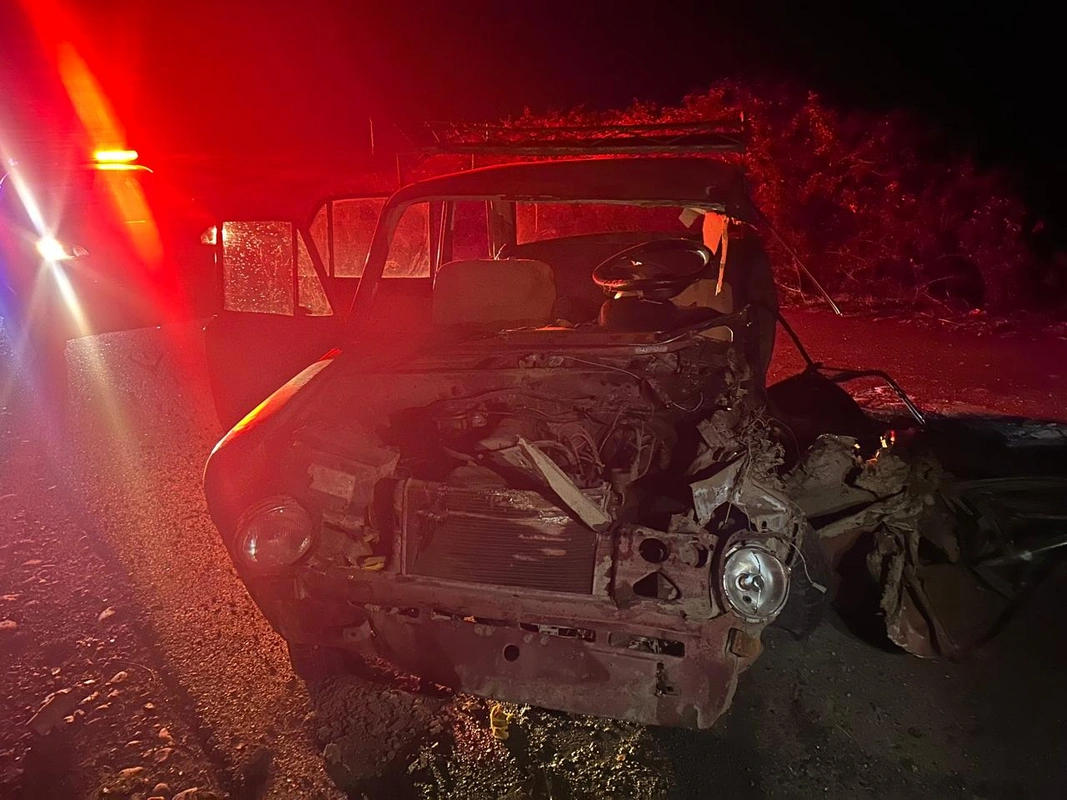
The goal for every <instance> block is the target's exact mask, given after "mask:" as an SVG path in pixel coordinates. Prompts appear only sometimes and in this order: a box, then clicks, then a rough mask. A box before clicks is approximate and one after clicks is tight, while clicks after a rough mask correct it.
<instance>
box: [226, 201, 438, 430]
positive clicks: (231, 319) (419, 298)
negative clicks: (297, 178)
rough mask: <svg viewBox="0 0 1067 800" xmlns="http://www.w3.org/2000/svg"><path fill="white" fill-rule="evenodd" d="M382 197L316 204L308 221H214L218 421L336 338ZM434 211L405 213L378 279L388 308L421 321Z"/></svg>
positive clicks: (241, 411) (244, 408)
mask: <svg viewBox="0 0 1067 800" xmlns="http://www.w3.org/2000/svg"><path fill="white" fill-rule="evenodd" d="M384 204H385V198H384V197H381V196H372V197H366V196H364V197H339V198H332V199H328V200H325V201H323V202H321V203H320V204H319V205H318V207H317V208H316V209H315V211H314V212H313V214H312V215H311V217H310V222H308V223H306V224H301V223H297V222H293V221H289V220H228V221H226V222H223V223H222V224H221V225H220V226H218V228H217V236H216V241H215V242H214V248H215V254H216V260H217V264H218V273H219V284H220V288H221V297H220V307H221V309H222V310H221V311H220V312H219V313H218V314H217V315H216V316H215V317H214V318H213V319H212V320H211V321H210V322H209V323H208V325H207V327H206V328H205V346H206V352H207V361H208V370H209V375H210V379H211V388H212V393H213V395H214V399H215V408H216V411H217V413H218V417H219V421H220V422H221V423H222V424H223V426H224V427H227V428H229V427H232V426H233V425H234V424H236V423H237V422H238V421H239V420H240V419H241V418H242V417H243V416H244V415H245V414H247V413H248V412H249V411H251V410H252V409H253V408H254V407H255V406H256V405H257V404H258V403H259V402H260V401H262V400H263V399H264V398H265V397H266V396H267V395H269V394H270V393H271V392H273V391H274V390H275V389H277V388H278V387H279V386H281V385H282V384H283V383H285V382H286V381H287V380H289V379H290V378H291V377H293V376H294V375H296V374H297V373H298V372H300V371H301V370H302V369H303V368H304V367H306V366H307V365H308V364H309V363H311V362H312V361H314V360H315V359H317V358H319V357H320V356H322V355H323V354H324V353H326V352H327V351H329V350H331V349H333V348H334V347H337V346H338V345H340V344H341V343H342V340H343V337H344V333H345V328H346V325H347V318H348V310H349V307H350V306H351V303H352V298H353V297H354V296H355V292H356V290H357V288H358V286H359V282H360V279H361V276H362V273H363V267H364V264H365V262H366V258H367V253H368V252H369V250H370V244H371V240H372V239H373V236H374V230H375V226H376V224H377V219H378V215H379V213H380V211H381V209H382V207H383V206H384ZM438 216H439V215H438ZM433 218H434V212H433V210H432V209H431V208H430V206H429V204H418V205H416V206H412V207H411V209H409V212H406V213H405V214H404V217H403V218H402V219H401V223H400V225H399V226H398V227H397V229H396V231H395V232H394V234H393V239H392V242H391V249H390V259H389V260H388V261H387V264H386V269H385V272H384V274H383V277H382V279H381V283H380V286H379V294H380V295H381V296H382V297H384V298H388V302H389V303H390V304H391V305H392V306H393V307H394V308H396V307H402V308H407V309H409V312H408V313H410V315H411V316H413V317H418V316H420V315H425V316H426V318H427V319H429V302H430V291H431V282H432V278H431V275H432V271H433V270H432V261H433V253H434V247H433V240H434V239H435V235H434V234H433V232H432V229H433V226H432V225H431V221H432V219H433Z"/></svg>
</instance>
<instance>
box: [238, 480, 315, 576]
mask: <svg viewBox="0 0 1067 800" xmlns="http://www.w3.org/2000/svg"><path fill="white" fill-rule="evenodd" d="M313 527H314V526H313V523H312V521H311V515H310V514H308V512H307V511H305V510H304V507H303V506H301V505H300V504H299V503H298V502H297V501H296V500H294V499H293V498H291V497H275V498H272V499H270V500H267V501H265V502H263V503H259V504H258V505H256V506H253V507H252V508H250V509H249V510H248V511H247V512H246V513H245V515H244V517H243V518H242V519H241V522H240V523H239V524H238V526H237V552H238V553H240V555H241V558H242V559H244V561H245V563H246V564H248V565H249V566H252V567H255V568H257V569H279V568H281V567H288V566H291V565H293V564H295V563H296V562H297V561H299V560H300V559H301V558H303V557H304V554H305V553H307V551H308V550H310V549H311V544H312V531H313Z"/></svg>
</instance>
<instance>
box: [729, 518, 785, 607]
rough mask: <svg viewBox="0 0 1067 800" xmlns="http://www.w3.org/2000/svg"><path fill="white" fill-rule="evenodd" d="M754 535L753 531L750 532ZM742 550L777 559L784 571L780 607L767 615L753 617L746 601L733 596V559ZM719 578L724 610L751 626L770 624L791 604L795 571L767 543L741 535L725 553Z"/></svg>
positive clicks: (777, 605) (782, 571) (777, 564)
mask: <svg viewBox="0 0 1067 800" xmlns="http://www.w3.org/2000/svg"><path fill="white" fill-rule="evenodd" d="M746 533H749V534H751V532H746ZM741 550H753V551H758V552H759V553H761V554H762V555H763V556H764V557H767V558H770V559H772V560H773V563H774V564H775V565H776V567H777V568H779V569H780V580H781V581H782V582H783V585H784V589H783V590H782V592H781V598H780V599H779V600H778V602H777V604H776V606H775V607H774V608H773V610H771V611H770V612H767V613H762V614H758V615H757V614H753V613H751V611H749V610H748V609H747V608H746V607H745V606H744V603H743V602H734V599H733V596H732V595H733V594H734V590H733V588H732V587H731V586H730V585H729V581H728V579H729V577H730V574H731V573H730V570H729V567H730V564H731V559H733V558H735V557H736V556H737V554H738V552H740V551H741ZM718 569H719V576H718V580H717V581H716V583H717V586H718V590H719V593H720V595H721V597H722V602H723V606H724V608H725V609H726V610H727V611H728V612H730V613H733V614H734V615H735V616H737V617H739V618H740V619H742V620H744V621H745V622H747V623H750V624H755V625H768V624H770V623H771V622H773V621H774V620H775V619H776V618H777V617H778V615H779V614H781V613H782V611H783V609H785V606H786V604H787V603H788V602H789V593H790V591H791V587H792V580H791V578H792V570H791V568H790V565H789V564H788V563H787V562H786V561H785V560H784V559H782V558H781V557H780V556H779V555H778V554H777V553H775V552H774V549H773V548H772V547H771V546H770V545H769V544H768V542H767V541H765V540H763V539H761V538H759V537H756V536H752V535H745V536H741V537H739V538H737V539H735V540H734V541H732V542H730V543H729V544H728V545H727V546H726V548H725V549H724V550H723V552H722V558H721V559H720V560H719V565H718Z"/></svg>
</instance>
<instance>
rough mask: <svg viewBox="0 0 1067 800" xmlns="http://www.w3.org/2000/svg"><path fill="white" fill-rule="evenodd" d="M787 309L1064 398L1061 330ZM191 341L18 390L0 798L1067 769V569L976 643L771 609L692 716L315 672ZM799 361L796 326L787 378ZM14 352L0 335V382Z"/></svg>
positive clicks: (946, 782) (1056, 787) (947, 785)
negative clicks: (240, 508) (734, 673)
mask: <svg viewBox="0 0 1067 800" xmlns="http://www.w3.org/2000/svg"><path fill="white" fill-rule="evenodd" d="M794 324H795V325H796V327H797V328H798V331H799V332H800V333H801V336H802V337H804V338H805V342H806V344H808V346H809V349H811V350H812V351H813V353H814V354H816V356H817V357H818V358H820V359H822V360H825V361H827V362H828V363H840V364H842V365H846V366H864V367H869V366H872V365H878V366H884V367H885V368H887V369H889V370H890V372H893V373H894V375H895V376H896V377H897V378H898V380H899V381H900V382H901V383H902V384H904V385H905V386H906V387H907V388H909V390H911V391H913V393H914V395H915V396H916V398H917V399H918V400H919V401H920V402H922V403H924V404H925V405H926V406H927V407H930V408H936V409H941V410H948V411H956V412H958V413H959V412H963V413H989V412H1001V413H1019V414H1025V415H1028V416H1038V417H1042V418H1057V419H1063V418H1065V417H1067V393H1065V392H1063V390H1062V389H1063V370H1064V369H1067V368H1065V367H1064V366H1063V365H1064V364H1067V341H1064V340H1063V339H1062V338H1060V337H1059V336H1055V335H1046V336H1047V340H1045V339H1039V340H1037V341H1035V340H1034V338H1033V337H1032V336H1030V335H1028V334H1013V335H1008V336H993V337H990V336H987V335H978V334H976V333H973V332H966V331H958V330H944V331H939V332H936V334H935V335H934V336H930V335H929V334H923V333H922V331H921V330H920V329H919V328H918V327H916V326H911V325H908V324H907V323H906V322H900V321H879V320H870V319H846V320H838V319H834V318H831V317H829V316H828V315H825V314H822V313H819V312H802V313H800V314H797V315H796V316H795V319H794ZM198 347H199V339H198V336H197V331H196V329H195V326H188V327H186V328H182V329H181V330H167V331H146V332H136V333H127V334H115V335H110V336H105V337H97V338H96V339H92V340H82V341H78V342H74V343H72V344H71V345H70V346H69V347H68V361H69V366H70V370H71V379H72V416H71V421H70V425H69V430H68V431H67V433H66V434H65V436H66V438H62V437H61V436H60V433H59V432H57V431H52V430H41V429H40V426H39V425H36V424H34V419H35V416H36V415H35V414H34V413H33V412H34V409H32V408H27V407H26V404H25V403H20V402H18V398H11V397H7V398H6V399H2V400H0V406H2V407H3V408H2V410H0V686H2V692H0V720H2V722H0V798H7V797H12V798H30V797H42V798H44V797H73V798H77V797H138V798H147V797H150V796H155V797H164V798H166V799H167V800H170V798H172V797H175V796H177V797H180V798H181V800H193V798H201V799H202V798H210V797H213V796H220V797H221V796H230V797H234V798H244V797H248V798H251V797H278V798H283V797H285V798H288V797H321V798H333V797H342V796H344V793H343V792H342V791H340V790H339V789H338V788H337V787H338V786H340V787H342V788H343V789H345V790H346V791H347V792H350V793H351V796H355V797H359V796H367V797H371V798H377V797H404V796H410V797H428V798H433V797H470V798H500V797H508V798H516V799H517V798H584V797H592V798H660V797H663V798H668V797H669V798H675V797H677V798H689V797H693V798H697V797H709V796H714V795H717V794H730V795H733V796H739V797H753V798H762V797H791V798H792V797H798V798H810V797H825V796H833V797H868V796H870V797H890V798H895V797H901V798H903V797H909V798H910V797H930V798H942V797H959V798H1017V797H1034V798H1043V797H1062V796H1063V795H1064V792H1065V790H1067V764H1065V761H1064V759H1063V757H1062V754H1063V753H1064V752H1067V698H1065V697H1064V695H1063V693H1062V692H1058V691H1057V679H1058V678H1059V677H1060V676H1062V675H1063V674H1065V667H1067V650H1065V646H1064V643H1065V642H1067V636H1065V634H1067V630H1065V626H1067V623H1065V621H1064V617H1063V615H1062V614H1060V613H1058V609H1059V607H1060V606H1061V605H1062V598H1063V597H1064V591H1065V589H1067V575H1060V576H1057V577H1054V578H1053V579H1051V580H1049V581H1048V582H1046V583H1045V584H1044V585H1043V586H1042V587H1041V589H1040V590H1039V591H1038V592H1037V593H1035V595H1034V596H1032V597H1031V598H1029V600H1028V602H1027V604H1026V606H1025V607H1024V608H1023V610H1022V612H1021V613H1020V614H1019V615H1018V616H1017V617H1015V618H1014V619H1013V621H1012V622H1011V624H1009V625H1008V626H1007V628H1006V629H1005V630H1004V631H1003V632H1002V633H1001V634H1000V635H999V636H998V637H997V638H996V639H994V640H993V641H992V642H991V643H990V644H989V645H987V646H986V647H984V648H983V649H982V650H981V651H980V652H978V653H976V654H974V655H973V656H972V657H970V658H968V659H967V660H965V661H963V662H962V663H958V664H954V663H948V662H939V661H923V660H920V659H916V658H914V657H911V656H907V655H904V654H901V653H899V652H894V651H892V650H889V649H884V648H881V647H879V646H877V645H875V644H870V643H868V642H867V641H865V640H864V639H862V638H860V637H858V636H857V635H855V634H854V633H853V632H851V631H849V630H848V629H847V628H846V627H845V626H844V624H843V623H842V622H841V621H840V619H839V618H837V617H836V616H834V615H831V616H830V618H829V619H828V620H827V622H826V623H825V624H823V625H822V627H820V628H819V629H818V630H817V631H816V632H815V633H814V635H813V636H812V637H811V638H809V639H807V640H805V641H800V642H798V641H794V640H792V639H791V638H790V637H788V636H787V635H782V634H780V633H778V632H773V631H772V632H770V633H768V635H766V637H765V646H766V650H765V653H764V654H763V656H762V657H761V658H760V659H759V660H758V661H757V662H756V664H755V665H754V667H753V668H752V669H751V670H750V671H749V672H748V673H747V674H746V675H744V676H743V677H742V680H741V683H740V686H739V689H738V693H737V696H736V698H735V701H734V704H733V707H732V709H731V710H730V711H729V712H728V714H727V715H726V716H725V717H724V718H723V719H722V720H721V721H720V722H719V724H718V725H717V726H716V727H715V728H713V729H712V730H710V731H706V732H701V733H694V732H690V731H679V730H669V729H656V728H642V727H640V726H635V725H628V724H623V723H617V722H611V721H604V720H597V719H591V718H577V717H573V716H568V715H564V714H557V713H551V712H546V711H541V710H538V709H533V708H520V707H515V706H507V707H505V709H504V710H505V711H506V712H508V713H510V714H511V718H510V723H509V725H508V732H509V736H508V738H507V740H506V741H501V740H498V739H497V738H495V737H494V736H493V735H492V733H491V731H490V727H489V704H488V703H487V702H486V701H483V700H479V699H475V698H469V697H463V696H458V697H457V696H452V695H448V694H447V693H443V694H433V695H430V694H418V693H414V692H412V691H409V690H410V688H411V687H410V686H408V685H406V684H403V683H400V684H393V685H383V684H382V683H377V682H371V681H368V680H366V679H363V678H358V677H348V678H343V679H334V680H332V681H329V682H326V683H323V684H318V685H313V686H311V687H305V685H304V684H303V683H302V682H301V681H299V680H297V679H296V678H294V677H293V675H292V672H291V670H290V668H289V665H288V662H287V659H286V655H285V649H284V646H283V644H282V642H281V641H280V640H279V639H278V637H277V636H276V635H275V634H274V633H273V632H272V631H271V629H270V628H269V626H268V625H267V624H266V622H265V621H264V620H263V619H262V617H261V616H260V615H259V613H258V611H257V610H256V608H255V606H254V605H253V604H252V603H251V601H250V599H249V598H248V596H247V594H246V593H245V591H244V589H243V587H242V585H241V584H240V582H239V581H238V580H237V578H236V575H235V574H234V572H233V569H232V567H231V565H230V563H229V561H228V558H227V556H226V554H225V552H224V550H223V548H222V545H221V543H220V542H219V541H218V539H217V535H216V534H215V532H214V530H213V528H212V527H211V524H210V521H209V520H208V519H207V517H206V512H205V509H204V502H203V498H202V495H201V493H200V485H199V477H200V470H201V468H202V465H203V461H204V458H205V457H206V454H207V452H208V450H209V449H210V447H211V446H212V444H213V443H214V441H215V439H216V437H217V435H218V430H217V427H216V425H215V423H214V420H213V418H212V414H211V408H210V399H209V397H208V394H207V388H206V384H205V382H204V377H203V374H202V371H201V368H202V365H201V364H200V362H199V360H198V351H197V348H198ZM797 363H798V359H797V357H796V355H795V354H794V353H792V352H791V350H790V348H788V346H786V347H783V348H782V353H781V356H780V359H779V362H778V371H779V374H781V373H782V372H783V371H787V370H788V369H789V368H791V367H795V365H796V364H797ZM11 371H12V364H11V359H10V352H9V349H8V348H7V346H6V344H5V343H4V342H3V341H0V389H2V388H3V387H4V386H5V385H6V383H7V379H8V377H9V376H10V374H11ZM860 391H861V392H864V393H866V396H867V399H868V400H870V401H872V402H882V401H884V393H881V392H880V390H878V389H877V388H876V387H861V388H860ZM38 712H40V716H38V717H36V726H37V728H38V729H44V730H46V731H47V732H44V733H41V732H38V730H35V729H34V723H31V720H34V715H35V714H38ZM160 784H163V785H160Z"/></svg>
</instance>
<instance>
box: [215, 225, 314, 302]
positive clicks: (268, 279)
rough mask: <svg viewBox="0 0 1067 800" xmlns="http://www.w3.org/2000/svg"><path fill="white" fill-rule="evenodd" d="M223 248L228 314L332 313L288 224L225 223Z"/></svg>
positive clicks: (308, 258)
mask: <svg viewBox="0 0 1067 800" xmlns="http://www.w3.org/2000/svg"><path fill="white" fill-rule="evenodd" d="M222 250H223V259H222V265H223V267H222V285H223V308H224V309H226V310H227V311H244V312H250V313H258V314H281V315H286V316H293V315H294V314H296V313H299V314H302V315H312V316H324V315H328V314H331V313H332V310H331V309H330V304H329V301H328V300H327V299H326V293H325V292H324V291H323V288H322V284H321V283H320V282H319V278H318V275H316V274H315V267H314V265H313V263H312V261H311V255H310V253H309V252H308V249H307V247H306V245H305V243H304V240H303V237H302V236H300V235H299V233H297V232H295V228H294V226H293V224H292V223H291V222H282V221H273V220H272V221H265V222H259V221H257V222H243V221H239V222H224V223H223V224H222Z"/></svg>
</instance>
